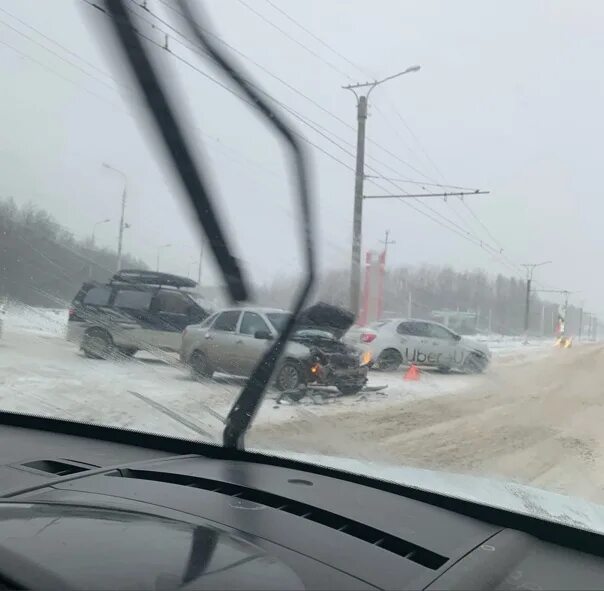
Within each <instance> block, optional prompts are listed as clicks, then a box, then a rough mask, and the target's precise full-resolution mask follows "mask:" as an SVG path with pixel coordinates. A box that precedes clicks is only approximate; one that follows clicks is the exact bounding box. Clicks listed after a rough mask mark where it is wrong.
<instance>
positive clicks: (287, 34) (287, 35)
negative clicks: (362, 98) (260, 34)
mask: <svg viewBox="0 0 604 591" xmlns="http://www.w3.org/2000/svg"><path fill="white" fill-rule="evenodd" d="M238 2H239V4H241V5H242V6H245V8H247V9H248V10H249V11H250V12H253V13H254V14H255V15H256V16H257V17H258V18H259V19H261V20H263V21H264V22H265V23H267V24H268V25H270V26H271V27H273V29H276V30H277V31H279V32H280V33H281V34H282V35H284V36H285V37H287V38H288V39H289V40H290V41H291V42H292V43H295V44H296V45H298V46H299V47H301V48H302V49H304V51H306V52H307V53H309V54H310V55H312V56H314V57H315V58H317V59H318V60H319V61H321V62H323V63H324V64H326V65H327V66H329V67H330V68H331V69H332V70H333V71H334V72H337V73H338V74H339V75H340V76H344V78H347V79H348V80H352V77H351V76H349V75H348V74H347V73H346V72H344V71H343V70H340V68H338V67H337V66H336V65H334V64H333V63H331V62H330V61H328V60H326V59H325V58H324V57H323V56H322V55H320V54H318V53H316V52H314V51H313V50H312V49H310V48H309V47H307V46H306V45H304V43H302V42H300V41H298V40H297V39H295V38H294V37H292V36H291V35H290V34H289V33H288V32H287V31H284V30H283V29H282V28H281V27H280V26H279V25H277V24H275V23H274V22H273V21H272V20H271V19H269V18H267V17H266V16H264V15H263V14H262V13H260V12H258V11H257V10H256V9H255V8H252V7H251V6H250V5H249V4H247V3H246V2H244V0H238Z"/></svg>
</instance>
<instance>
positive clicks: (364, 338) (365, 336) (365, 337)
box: [361, 332, 377, 343]
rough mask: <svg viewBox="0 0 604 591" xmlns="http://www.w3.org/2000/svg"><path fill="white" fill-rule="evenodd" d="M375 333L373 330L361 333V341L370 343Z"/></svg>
mask: <svg viewBox="0 0 604 591" xmlns="http://www.w3.org/2000/svg"><path fill="white" fill-rule="evenodd" d="M376 336H377V335H376V334H375V333H374V332H364V333H361V343H371V341H373V340H374V339H375V337H376Z"/></svg>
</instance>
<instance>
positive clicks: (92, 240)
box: [91, 218, 111, 246]
mask: <svg viewBox="0 0 604 591" xmlns="http://www.w3.org/2000/svg"><path fill="white" fill-rule="evenodd" d="M110 221H111V220H110V219H109V218H107V219H105V220H100V221H98V222H95V223H94V224H93V225H92V237H91V244H92V246H94V234H95V232H96V227H97V226H100V225H101V224H106V223H107V222H110Z"/></svg>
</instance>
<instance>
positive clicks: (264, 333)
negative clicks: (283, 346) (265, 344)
mask: <svg viewBox="0 0 604 591" xmlns="http://www.w3.org/2000/svg"><path fill="white" fill-rule="evenodd" d="M254 338H255V339H263V340H265V341H270V340H271V339H272V338H273V335H272V334H271V333H270V332H268V330H257V331H256V332H255V333H254Z"/></svg>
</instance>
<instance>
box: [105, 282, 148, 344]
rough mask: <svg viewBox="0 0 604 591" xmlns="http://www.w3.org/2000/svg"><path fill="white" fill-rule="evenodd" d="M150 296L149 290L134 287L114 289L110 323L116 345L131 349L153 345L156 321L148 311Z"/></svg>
mask: <svg viewBox="0 0 604 591" xmlns="http://www.w3.org/2000/svg"><path fill="white" fill-rule="evenodd" d="M152 297H153V294H152V292H151V291H149V290H144V289H136V288H135V287H124V288H121V287H120V288H118V289H117V290H116V292H115V296H114V299H113V303H112V309H113V310H115V313H114V315H113V316H114V317H113V318H112V319H111V321H110V325H111V327H112V329H111V333H112V337H113V339H114V341H115V343H116V344H117V345H119V346H124V347H131V348H133V349H153V348H154V347H155V342H154V337H155V331H156V330H157V323H156V322H155V321H154V319H153V314H152V313H151V311H150V307H151V300H152ZM108 314H109V311H108ZM108 317H109V316H108Z"/></svg>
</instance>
